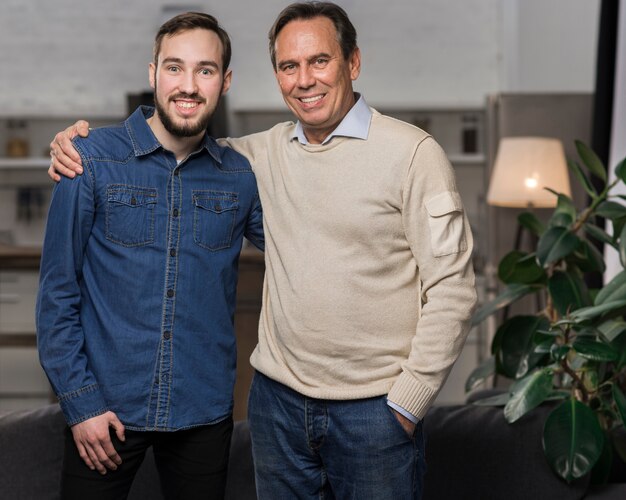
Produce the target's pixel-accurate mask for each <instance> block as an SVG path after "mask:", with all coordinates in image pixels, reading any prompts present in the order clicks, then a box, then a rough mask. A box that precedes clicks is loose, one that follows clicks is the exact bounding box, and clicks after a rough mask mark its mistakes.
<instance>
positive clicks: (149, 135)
mask: <svg viewBox="0 0 626 500" xmlns="http://www.w3.org/2000/svg"><path fill="white" fill-rule="evenodd" d="M153 114H154V108H153V107H151V106H139V107H138V108H137V109H136V110H135V111H134V112H133V114H132V115H130V116H129V117H128V118H127V119H126V122H125V125H126V129H127V130H128V135H129V136H130V138H131V141H132V143H133V150H134V153H135V156H144V155H148V154H150V153H153V152H154V151H156V150H158V149H159V148H162V147H163V146H162V145H161V143H160V142H159V140H158V139H157V138H156V136H155V135H154V132H152V129H151V128H150V125H148V122H147V121H146V120H147V119H148V118H150V117H151V116H152V115H153ZM202 149H206V150H207V151H208V153H209V154H210V155H211V156H212V157H213V159H214V160H215V161H216V162H218V163H220V164H221V163H222V155H221V152H220V148H219V146H218V145H217V143H216V142H215V139H213V138H212V137H210V136H209V134H206V133H205V134H204V137H203V138H202V143H201V144H200V147H199V148H198V149H197V150H196V151H200V150H202Z"/></svg>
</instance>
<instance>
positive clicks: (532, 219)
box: [517, 212, 546, 236]
mask: <svg viewBox="0 0 626 500" xmlns="http://www.w3.org/2000/svg"><path fill="white" fill-rule="evenodd" d="M517 222H518V224H519V225H520V226H522V227H523V228H525V229H528V231H530V233H531V234H534V235H535V236H541V235H542V234H543V232H544V231H545V230H546V227H545V226H544V225H543V224H542V223H541V221H540V220H539V219H538V218H537V216H536V215H535V214H533V213H532V212H522V213H521V214H519V215H518V216H517Z"/></svg>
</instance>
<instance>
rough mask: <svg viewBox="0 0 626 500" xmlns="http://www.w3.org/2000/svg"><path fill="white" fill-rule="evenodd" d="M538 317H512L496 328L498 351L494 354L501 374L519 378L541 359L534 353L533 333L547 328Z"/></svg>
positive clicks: (545, 321)
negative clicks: (498, 362)
mask: <svg viewBox="0 0 626 500" xmlns="http://www.w3.org/2000/svg"><path fill="white" fill-rule="evenodd" d="M549 326H550V324H549V322H548V320H547V319H546V318H544V317H540V316H521V315H520V316H514V317H512V318H510V319H509V320H507V321H506V322H505V323H503V324H502V325H501V326H500V328H498V332H497V335H498V336H499V339H498V340H499V350H498V351H497V352H496V353H495V354H496V357H497V358H498V360H499V361H500V367H501V368H502V372H503V373H504V374H505V375H506V376H507V377H509V378H516V379H517V378H521V377H523V376H524V375H526V373H528V372H529V371H530V370H532V369H533V368H534V367H535V366H536V365H537V362H538V361H539V360H540V359H541V358H542V357H543V355H542V354H541V353H537V352H535V347H536V344H535V342H534V338H535V332H536V331H537V330H542V329H544V330H545V329H546V328H549Z"/></svg>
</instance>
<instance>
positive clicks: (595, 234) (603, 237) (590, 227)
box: [585, 222, 617, 248]
mask: <svg viewBox="0 0 626 500" xmlns="http://www.w3.org/2000/svg"><path fill="white" fill-rule="evenodd" d="M585 231H586V232H587V234H588V235H589V236H591V237H592V238H595V239H596V240H598V241H599V242H601V243H605V244H606V245H610V246H612V247H613V248H617V244H616V243H615V241H614V240H613V238H612V237H611V235H610V234H608V233H607V232H606V231H605V230H603V229H601V228H599V227H598V226H596V225H595V224H592V223H590V222H587V223H585Z"/></svg>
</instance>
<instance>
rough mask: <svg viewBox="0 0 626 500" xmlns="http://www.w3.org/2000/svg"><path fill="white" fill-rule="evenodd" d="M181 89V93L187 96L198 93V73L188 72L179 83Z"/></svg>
mask: <svg viewBox="0 0 626 500" xmlns="http://www.w3.org/2000/svg"><path fill="white" fill-rule="evenodd" d="M179 88H180V91H181V92H184V93H185V94H189V95H192V94H195V93H196V92H197V91H198V84H197V82H196V73H195V72H193V71H187V72H185V74H184V75H183V77H182V78H181V79H180V81H179Z"/></svg>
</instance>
